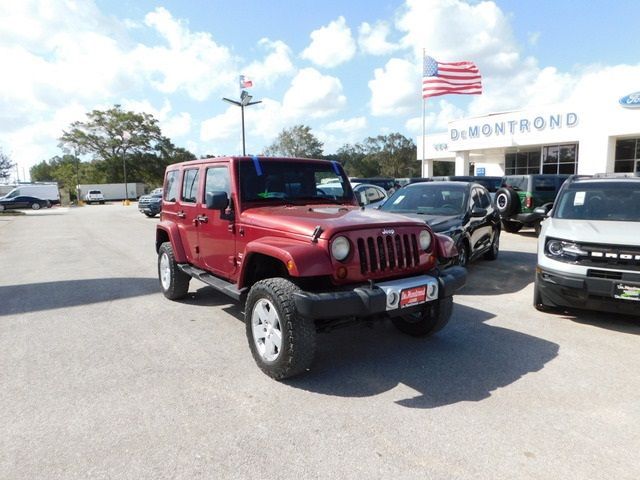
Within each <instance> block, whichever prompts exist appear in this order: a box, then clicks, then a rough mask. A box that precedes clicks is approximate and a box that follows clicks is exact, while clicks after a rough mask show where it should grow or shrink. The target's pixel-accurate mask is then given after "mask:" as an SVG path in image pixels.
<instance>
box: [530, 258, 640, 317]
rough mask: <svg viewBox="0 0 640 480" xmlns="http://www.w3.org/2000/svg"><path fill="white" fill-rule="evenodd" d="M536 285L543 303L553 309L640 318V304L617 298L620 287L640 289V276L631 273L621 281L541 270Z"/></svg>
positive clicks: (537, 273)
mask: <svg viewBox="0 0 640 480" xmlns="http://www.w3.org/2000/svg"><path fill="white" fill-rule="evenodd" d="M535 281H536V288H537V289H538V291H539V292H540V295H541V297H542V302H543V303H544V304H545V305H547V306H550V307H569V308H578V309H585V310H597V311H601V312H615V313H624V314H627V315H640V301H637V300H624V299H620V298H615V297H614V295H615V292H616V287H617V286H619V285H626V286H636V287H638V288H640V274H634V273H628V274H625V275H624V276H623V278H622V279H609V278H595V277H588V276H584V275H576V274H566V273H561V272H557V271H553V270H548V269H543V268H540V266H538V268H536V280H535Z"/></svg>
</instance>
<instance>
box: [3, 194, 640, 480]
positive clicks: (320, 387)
mask: <svg viewBox="0 0 640 480" xmlns="http://www.w3.org/2000/svg"><path fill="white" fill-rule="evenodd" d="M157 221H158V220H157V219H148V218H146V217H145V216H143V215H141V214H140V213H138V212H137V210H136V208H135V205H132V206H130V207H123V206H121V205H94V206H86V207H83V208H75V209H66V210H65V209H60V208H53V209H51V210H47V211H42V212H31V214H30V215H26V216H21V217H11V218H10V219H8V220H7V218H2V217H0V479H35V478H43V479H58V478H64V479H67V478H104V479H107V478H109V479H114V478H127V479H136V480H138V479H142V478H150V479H164V478H184V479H193V478H206V479H213V478H215V479H217V478H295V479H307V478H332V479H334V478H344V479H354V478H367V479H371V478H398V479H404V478H407V479H414V478H415V479H429V478H435V479H447V478H465V479H466V478H478V479H486V478H492V479H513V478H534V479H549V478H562V479H585V478H615V479H623V478H629V479H636V478H638V476H639V475H640V467H638V462H637V461H636V456H637V451H638V449H639V448H640V376H639V375H638V374H637V365H639V364H640V349H639V348H638V334H639V333H640V321H634V320H632V319H630V318H623V317H616V316H614V315H606V314H593V313H581V314H575V313H572V314H558V315H549V314H542V313H539V312H537V311H535V310H534V309H533V308H532V307H531V296H532V279H533V269H534V265H535V248H536V246H535V238H533V237H531V236H528V235H527V234H518V235H513V234H508V233H505V234H503V239H502V251H501V253H500V258H499V259H498V260H497V261H495V262H485V261H481V262H478V263H475V264H473V265H472V266H471V269H470V281H469V284H468V285H467V287H465V290H464V291H463V292H462V294H460V295H458V296H457V297H456V306H455V310H454V315H453V318H452V320H451V323H450V324H449V326H448V327H447V328H446V329H445V330H444V331H442V332H441V333H440V334H439V335H438V336H437V337H435V338H433V339H430V340H419V339H414V338H408V337H406V336H404V335H402V334H400V333H398V332H397V331H396V330H395V329H394V328H393V327H392V326H391V325H390V324H380V325H378V326H376V327H375V328H373V329H369V328H365V327H353V328H348V329H345V330H340V331H336V332H334V333H332V334H329V335H323V336H321V337H320V340H319V351H318V355H317V358H316V361H315V363H314V364H313V369H312V371H311V372H310V373H309V374H308V375H306V376H303V377H300V378H298V379H292V380H290V381H287V382H284V383H277V382H275V381H272V380H270V379H269V378H268V377H266V376H265V375H263V374H262V373H261V372H260V371H259V370H258V368H257V367H256V366H255V365H254V363H253V360H252V358H251V355H250V353H249V349H248V346H247V343H246V338H245V334H244V325H243V323H242V316H241V313H240V309H239V307H238V306H237V305H234V304H233V303H232V302H231V301H230V300H229V299H227V298H225V297H223V296H221V295H220V294H218V293H216V292H214V291H213V290H212V289H211V288H209V287H206V286H205V285H204V284H200V283H199V282H197V281H193V282H192V285H191V294H190V296H189V298H188V299H186V300H185V301H183V302H170V301H168V300H166V299H164V297H163V296H162V295H161V294H160V293H159V292H158V286H157V280H156V266H155V262H156V257H155V252H154V226H155V224H156V223H157Z"/></svg>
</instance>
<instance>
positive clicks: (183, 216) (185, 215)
mask: <svg viewBox="0 0 640 480" xmlns="http://www.w3.org/2000/svg"><path fill="white" fill-rule="evenodd" d="M176 215H178V217H179V218H187V214H186V213H184V212H183V211H182V210H181V211H179V212H178V213H176Z"/></svg>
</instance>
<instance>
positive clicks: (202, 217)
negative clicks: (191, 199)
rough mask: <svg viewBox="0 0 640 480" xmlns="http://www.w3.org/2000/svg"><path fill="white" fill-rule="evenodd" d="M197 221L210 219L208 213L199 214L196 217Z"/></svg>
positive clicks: (201, 221)
mask: <svg viewBox="0 0 640 480" xmlns="http://www.w3.org/2000/svg"><path fill="white" fill-rule="evenodd" d="M196 221H198V222H200V223H207V222H208V221H209V217H207V216H206V215H198V216H197V217H196Z"/></svg>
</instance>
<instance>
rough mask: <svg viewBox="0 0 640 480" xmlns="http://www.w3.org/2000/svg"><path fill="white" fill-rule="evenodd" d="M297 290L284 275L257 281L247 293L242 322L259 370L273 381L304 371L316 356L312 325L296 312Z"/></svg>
mask: <svg viewBox="0 0 640 480" xmlns="http://www.w3.org/2000/svg"><path fill="white" fill-rule="evenodd" d="M299 290H300V289H299V288H298V287H297V286H296V285H295V284H294V283H293V282H291V281H289V280H286V279H284V278H268V279H266V280H261V281H259V282H257V283H256V284H255V285H254V286H253V287H252V288H251V291H250V292H249V295H248V296H247V303H246V305H245V324H246V332H247V340H248V341H249V347H250V348H251V354H252V355H253V358H254V360H255V361H256V363H257V364H258V366H259V367H260V369H261V370H262V371H263V372H264V373H266V374H267V375H269V376H270V377H272V378H274V379H276V380H282V379H285V378H288V377H292V376H294V375H298V374H300V373H302V372H304V371H305V370H307V368H309V366H310V365H311V362H312V361H313V357H314V355H315V350H316V329H315V325H314V323H313V321H312V320H310V319H307V318H304V317H302V316H301V315H300V314H298V313H297V311H296V308H295V304H294V300H293V295H294V293H295V292H297V291H299Z"/></svg>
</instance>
